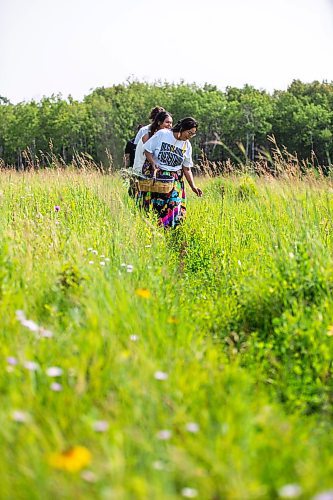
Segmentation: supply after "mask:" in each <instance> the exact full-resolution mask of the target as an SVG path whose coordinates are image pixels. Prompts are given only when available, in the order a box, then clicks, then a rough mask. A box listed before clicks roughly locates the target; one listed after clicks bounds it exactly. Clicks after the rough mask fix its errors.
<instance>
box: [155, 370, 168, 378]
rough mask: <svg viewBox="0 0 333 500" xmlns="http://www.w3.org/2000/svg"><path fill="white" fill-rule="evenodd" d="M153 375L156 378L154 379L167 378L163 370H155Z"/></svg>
mask: <svg viewBox="0 0 333 500" xmlns="http://www.w3.org/2000/svg"><path fill="white" fill-rule="evenodd" d="M154 377H155V378H156V380H166V379H167V378H168V374H167V373H165V372H160V371H157V372H155V373H154Z"/></svg>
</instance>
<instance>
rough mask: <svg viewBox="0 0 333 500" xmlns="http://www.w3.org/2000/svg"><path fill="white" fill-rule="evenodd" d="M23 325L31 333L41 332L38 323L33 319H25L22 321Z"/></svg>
mask: <svg viewBox="0 0 333 500" xmlns="http://www.w3.org/2000/svg"><path fill="white" fill-rule="evenodd" d="M21 325H22V326H25V327H26V328H28V329H29V330H30V331H31V332H38V331H39V326H38V325H37V323H35V322H34V321H32V319H23V320H22V321H21Z"/></svg>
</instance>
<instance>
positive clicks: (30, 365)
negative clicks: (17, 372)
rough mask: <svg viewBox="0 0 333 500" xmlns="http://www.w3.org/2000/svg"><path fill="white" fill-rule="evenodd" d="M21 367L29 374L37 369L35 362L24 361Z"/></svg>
mask: <svg viewBox="0 0 333 500" xmlns="http://www.w3.org/2000/svg"><path fill="white" fill-rule="evenodd" d="M23 366H24V368H26V369H27V370H29V371H30V372H35V371H36V370H38V368H39V366H38V363H35V361H25V362H24V363H23Z"/></svg>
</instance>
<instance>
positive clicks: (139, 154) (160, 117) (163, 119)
mask: <svg viewBox="0 0 333 500" xmlns="http://www.w3.org/2000/svg"><path fill="white" fill-rule="evenodd" d="M164 128H166V129H171V128H172V116H171V115H170V113H168V112H167V111H160V112H159V113H158V114H157V115H156V116H155V118H154V120H153V122H152V123H151V125H149V127H148V129H147V132H146V133H145V134H144V135H143V137H141V138H140V139H139V142H138V144H137V146H136V151H135V157H134V164H133V173H134V174H135V175H138V176H141V177H142V176H144V174H143V172H142V168H143V165H144V163H145V161H146V162H147V163H148V160H147V159H146V155H145V154H144V144H145V143H146V142H147V141H148V140H149V139H150V138H151V137H152V136H153V135H154V134H155V132H157V131H158V130H161V129H164Z"/></svg>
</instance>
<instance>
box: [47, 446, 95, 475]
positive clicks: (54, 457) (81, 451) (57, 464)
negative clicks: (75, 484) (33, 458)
mask: <svg viewBox="0 0 333 500" xmlns="http://www.w3.org/2000/svg"><path fill="white" fill-rule="evenodd" d="M90 462H91V453H90V451H89V450H88V449H87V448H85V447H84V446H73V448H69V449H67V450H65V451H62V452H61V453H52V454H51V455H50V457H49V464H50V465H51V466H52V467H54V468H55V469H61V470H65V471H67V472H78V471H80V470H81V469H83V468H84V467H85V466H86V465H88V464H89V463H90Z"/></svg>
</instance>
